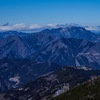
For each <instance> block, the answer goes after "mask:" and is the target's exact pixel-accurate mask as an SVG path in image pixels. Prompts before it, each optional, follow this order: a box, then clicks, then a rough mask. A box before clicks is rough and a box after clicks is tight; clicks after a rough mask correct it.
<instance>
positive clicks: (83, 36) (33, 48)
mask: <svg viewBox="0 0 100 100" xmlns="http://www.w3.org/2000/svg"><path fill="white" fill-rule="evenodd" d="M90 37H91V39H90ZM99 37H100V36H99V35H96V34H93V33H92V32H90V31H87V30H86V29H84V28H81V27H75V26H73V27H66V28H57V29H51V30H49V29H45V30H43V31H41V32H37V33H32V34H28V33H27V34H26V33H21V32H16V31H14V32H13V31H12V32H4V33H0V76H1V78H2V80H3V81H2V82H4V83H7V85H6V84H4V86H3V85H0V89H1V90H0V91H5V90H7V89H11V88H16V87H19V86H22V85H24V84H26V83H28V82H29V81H32V80H34V79H36V78H38V77H40V76H41V75H43V74H46V73H49V72H52V71H55V70H57V69H58V68H61V67H62V66H88V68H94V69H100V43H99ZM0 84H1V83H0ZM2 87H3V88H2ZM5 87H7V88H5Z"/></svg>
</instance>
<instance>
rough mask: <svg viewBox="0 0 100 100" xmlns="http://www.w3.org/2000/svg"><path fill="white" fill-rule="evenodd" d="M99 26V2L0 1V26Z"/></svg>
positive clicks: (69, 0)
mask: <svg viewBox="0 0 100 100" xmlns="http://www.w3.org/2000/svg"><path fill="white" fill-rule="evenodd" d="M7 22H8V23H11V24H16V23H25V24H54V23H55V24H66V23H79V24H82V25H100V0H0V24H4V23H7Z"/></svg>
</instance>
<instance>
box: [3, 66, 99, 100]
mask: <svg viewBox="0 0 100 100" xmlns="http://www.w3.org/2000/svg"><path fill="white" fill-rule="evenodd" d="M98 75H100V71H99V70H92V69H88V68H87V67H84V69H80V67H78V68H76V67H63V68H61V69H59V70H57V71H55V72H53V73H50V74H49V75H45V76H42V77H40V78H38V79H36V80H35V81H33V82H30V83H28V84H26V85H25V86H23V87H21V88H17V89H12V90H10V91H8V92H7V93H5V94H2V95H1V96H3V100H48V99H50V98H51V97H55V96H58V95H60V94H62V93H64V92H66V91H68V90H70V89H72V88H74V87H75V86H77V85H79V84H81V83H83V82H85V81H87V80H89V79H91V78H93V77H95V76H98ZM62 100H63V99H62Z"/></svg>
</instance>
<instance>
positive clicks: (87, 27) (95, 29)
mask: <svg viewBox="0 0 100 100" xmlns="http://www.w3.org/2000/svg"><path fill="white" fill-rule="evenodd" d="M85 29H86V30H90V31H100V26H85Z"/></svg>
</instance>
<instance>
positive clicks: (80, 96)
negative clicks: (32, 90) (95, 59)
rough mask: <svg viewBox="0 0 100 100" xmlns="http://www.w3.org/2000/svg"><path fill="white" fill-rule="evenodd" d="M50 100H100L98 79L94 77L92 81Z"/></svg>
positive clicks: (99, 81) (99, 80)
mask: <svg viewBox="0 0 100 100" xmlns="http://www.w3.org/2000/svg"><path fill="white" fill-rule="evenodd" d="M51 100H100V77H94V79H92V80H89V81H88V82H86V83H84V84H82V85H80V86H77V87H76V88H74V89H72V90H70V91H68V92H66V93H64V94H62V95H60V96H58V97H55V98H52V99H51Z"/></svg>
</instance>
